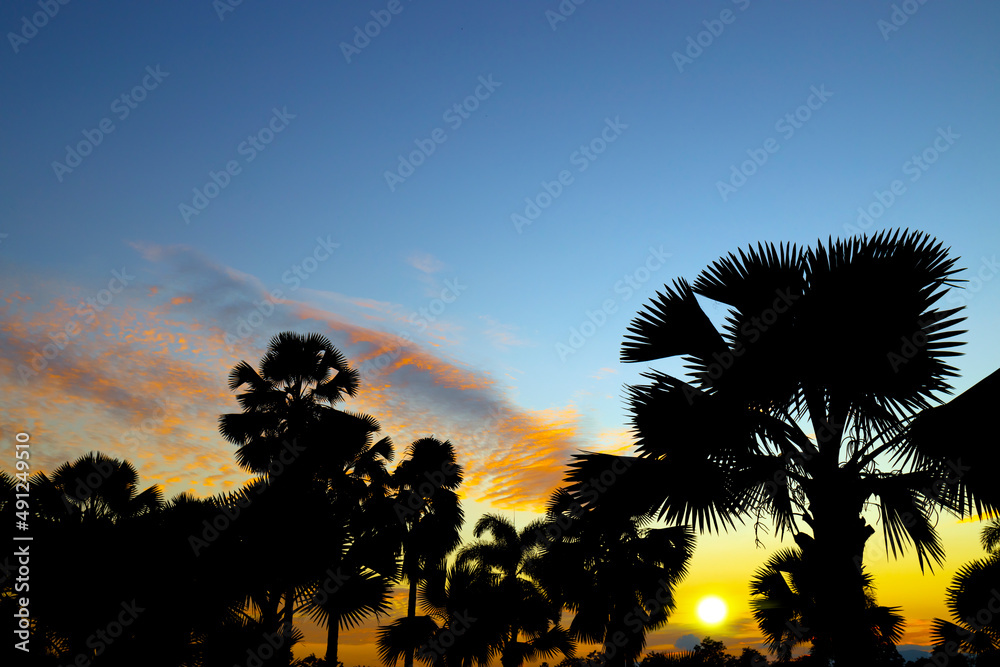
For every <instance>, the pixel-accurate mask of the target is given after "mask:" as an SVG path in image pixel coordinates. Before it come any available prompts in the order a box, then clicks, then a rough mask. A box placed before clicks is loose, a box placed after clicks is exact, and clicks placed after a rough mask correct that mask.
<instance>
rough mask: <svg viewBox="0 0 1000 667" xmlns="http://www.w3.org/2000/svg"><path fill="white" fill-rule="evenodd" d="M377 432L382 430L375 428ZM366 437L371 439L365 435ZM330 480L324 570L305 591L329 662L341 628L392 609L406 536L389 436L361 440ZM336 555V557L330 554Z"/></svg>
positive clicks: (334, 654) (333, 661)
mask: <svg viewBox="0 0 1000 667" xmlns="http://www.w3.org/2000/svg"><path fill="white" fill-rule="evenodd" d="M376 430H377V429H376ZM366 440H367V438H366ZM356 444H357V446H356V447H355V449H354V450H353V451H349V452H346V453H345V454H346V455H344V456H343V459H342V467H340V468H339V469H338V470H336V471H335V475H334V476H332V477H331V478H330V479H329V480H328V485H327V488H326V491H327V496H328V499H329V510H330V513H331V517H330V521H328V522H327V525H328V526H329V529H328V530H327V532H326V535H325V543H326V548H325V549H323V553H324V558H325V559H326V560H325V561H324V564H325V569H323V571H322V573H321V574H320V575H318V576H317V577H316V580H315V582H314V583H313V585H312V586H311V587H310V589H309V591H308V592H307V595H306V600H307V602H306V604H305V607H304V609H305V611H306V612H308V613H309V615H310V616H311V617H312V618H313V620H314V621H316V622H317V623H319V624H320V625H324V626H326V628H327V648H326V656H325V660H326V663H327V664H329V665H336V664H337V662H338V657H337V653H338V650H337V649H338V646H337V645H338V640H339V631H340V629H341V628H344V629H349V628H353V627H356V626H357V625H358V624H360V623H361V622H362V621H364V620H365V619H366V618H367V617H369V616H371V615H373V614H374V615H376V616H378V615H379V614H382V613H388V612H389V601H390V598H391V587H392V583H393V582H394V581H396V580H397V579H398V573H399V563H398V558H397V556H398V554H399V552H400V548H401V541H400V540H401V534H400V531H399V528H398V525H397V524H396V516H395V513H394V511H393V507H392V505H391V502H390V501H391V498H390V496H389V495H388V494H389V492H390V486H389V485H390V482H391V478H390V475H389V473H388V471H387V470H386V464H387V463H388V462H390V461H392V458H393V447H392V441H391V440H390V439H389V438H382V439H381V440H379V441H378V442H377V443H375V444H374V445H372V444H371V443H370V442H368V441H365V440H359V441H358V442H357V443H356ZM329 555H332V558H329Z"/></svg>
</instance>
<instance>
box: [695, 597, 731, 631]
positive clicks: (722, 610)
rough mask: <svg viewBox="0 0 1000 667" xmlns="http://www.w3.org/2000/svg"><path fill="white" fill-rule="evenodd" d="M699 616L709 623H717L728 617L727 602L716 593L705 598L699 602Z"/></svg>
mask: <svg viewBox="0 0 1000 667" xmlns="http://www.w3.org/2000/svg"><path fill="white" fill-rule="evenodd" d="M698 618H700V619H701V620H702V621H703V622H705V623H709V624H712V625H714V624H716V623H719V622H720V621H722V620H723V619H724V618H726V603H725V602H723V601H722V599H721V598H718V597H715V596H714V595H712V596H710V597H707V598H703V599H702V601H701V602H699V603H698Z"/></svg>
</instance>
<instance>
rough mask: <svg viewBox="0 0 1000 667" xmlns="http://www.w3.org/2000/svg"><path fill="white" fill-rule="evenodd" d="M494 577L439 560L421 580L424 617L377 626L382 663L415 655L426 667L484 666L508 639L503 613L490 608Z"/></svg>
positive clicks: (475, 568)
mask: <svg viewBox="0 0 1000 667" xmlns="http://www.w3.org/2000/svg"><path fill="white" fill-rule="evenodd" d="M494 591H495V581H494V577H493V576H492V574H491V573H490V572H489V571H488V570H487V569H486V568H483V567H480V566H478V564H474V563H471V562H464V563H458V562H456V563H455V564H454V565H453V566H451V567H447V564H446V559H444V558H442V559H441V561H440V562H438V563H437V564H436V565H435V566H434V567H429V568H427V570H426V571H425V573H424V578H423V579H422V580H421V582H420V598H421V608H422V609H423V610H424V611H426V612H427V615H423V616H407V617H405V618H400V619H397V620H396V621H394V622H393V623H391V624H389V625H387V626H383V627H380V628H379V631H378V638H377V640H376V645H377V648H378V654H379V659H380V660H381V661H382V663H383V664H384V665H391V666H393V667H394V666H395V665H396V663H397V662H398V661H399V660H400V659H403V660H405V659H406V657H407V656H415V657H416V658H417V660H419V661H420V662H422V663H424V664H426V665H429V666H430V667H473V665H478V666H479V667H487V665H489V664H490V662H491V661H492V660H493V659H494V658H496V657H497V656H498V655H499V654H500V649H501V646H503V644H504V643H505V642H506V641H507V640H508V636H507V635H506V633H505V632H504V618H503V610H502V609H500V608H499V607H497V606H496V605H494V604H492V601H493V596H492V594H493V592H494Z"/></svg>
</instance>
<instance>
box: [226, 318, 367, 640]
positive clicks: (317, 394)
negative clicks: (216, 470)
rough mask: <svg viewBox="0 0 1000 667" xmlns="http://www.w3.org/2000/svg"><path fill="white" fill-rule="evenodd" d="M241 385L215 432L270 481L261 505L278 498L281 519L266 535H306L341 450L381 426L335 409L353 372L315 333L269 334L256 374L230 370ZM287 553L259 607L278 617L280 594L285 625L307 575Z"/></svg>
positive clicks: (353, 382) (234, 386)
mask: <svg viewBox="0 0 1000 667" xmlns="http://www.w3.org/2000/svg"><path fill="white" fill-rule="evenodd" d="M243 387H246V391H244V392H243V393H240V394H238V395H237V399H238V401H239V403H240V406H241V407H242V409H243V410H242V412H240V413H235V414H224V415H222V416H221V417H220V418H219V431H220V433H221V434H222V435H223V437H225V438H226V439H227V440H229V441H230V442H231V443H233V444H235V445H237V446H238V448H237V450H236V460H237V462H238V463H239V465H240V466H241V467H242V468H243V469H245V470H247V471H249V472H252V473H256V474H257V475H261V476H262V477H263V478H264V479H265V480H266V482H267V484H268V485H269V486H270V487H271V490H269V492H268V495H267V502H266V503H265V504H276V505H277V508H275V514H276V515H279V516H282V517H283V518H282V519H281V520H280V521H279V522H278V523H277V524H276V525H275V529H274V531H273V532H272V534H271V539H272V540H278V541H281V542H284V544H285V546H289V545H291V544H293V543H294V536H295V535H299V534H304V533H302V532H298V531H301V530H314V529H315V526H309V525H308V524H309V522H308V521H307V520H306V517H307V516H308V515H309V513H310V512H309V511H308V510H307V508H308V507H310V506H311V507H313V508H314V509H315V511H323V510H322V509H321V508H320V505H322V504H323V503H324V502H325V500H324V499H323V498H324V497H325V493H324V491H323V488H322V487H323V486H324V484H323V480H324V479H327V478H329V477H330V476H332V475H333V474H334V471H337V470H342V467H343V456H344V454H345V449H346V451H348V452H350V451H353V450H355V449H356V448H357V446H358V445H357V443H358V441H359V440H360V441H362V442H364V441H366V439H367V438H368V437H369V435H370V434H371V433H372V432H373V431H376V430H378V425H377V423H376V422H375V421H374V420H373V419H372V418H370V417H367V416H365V415H354V414H350V413H346V412H342V411H340V410H337V409H336V408H335V406H336V405H337V404H338V403H340V402H341V401H343V400H344V399H345V398H346V397H353V396H354V395H355V394H356V393H357V390H358V373H357V371H355V370H353V369H351V368H349V367H348V365H347V360H346V359H345V358H344V356H343V354H341V353H340V351H338V350H337V349H335V348H334V347H333V345H332V344H331V343H330V341H329V340H328V339H327V338H326V337H324V336H321V335H318V334H309V335H300V334H297V333H294V332H283V333H280V334H278V335H276V336H274V337H273V338H272V339H271V341H270V343H269V344H268V348H267V351H266V352H265V353H264V356H263V357H262V358H261V362H260V372H258V371H256V370H254V368H253V367H252V366H250V364H248V363H247V362H245V361H241V362H240V363H238V364H237V365H236V366H235V367H234V368H233V369H232V371H231V372H230V374H229V388H230V390H232V391H236V390H239V389H241V388H243ZM310 501H311V502H310ZM282 513H283V514H282ZM291 552H292V550H288V551H287V552H286V553H289V554H290V553H291ZM300 555H301V554H300ZM291 558H292V556H291V555H286V562H285V563H284V567H282V568H280V569H278V570H276V571H273V572H272V573H271V575H272V576H273V578H274V581H275V582H277V583H276V585H277V586H278V587H279V588H278V589H277V590H276V591H275V593H274V594H272V595H270V596H269V598H268V600H267V602H266V605H267V608H266V609H265V610H263V613H264V615H265V618H267V619H273V620H272V621H271V622H274V620H277V619H278V613H277V606H278V604H279V598H280V597H282V596H283V598H284V608H283V611H282V613H281V625H282V626H283V627H285V628H286V629H290V628H291V627H292V622H293V619H294V615H295V603H296V599H297V598H298V597H299V596H301V595H304V594H305V592H306V590H307V589H308V581H307V580H308V576H307V573H303V572H299V571H295V570H296V568H292V567H289V565H290V564H291V563H290V562H289V561H290V559H291Z"/></svg>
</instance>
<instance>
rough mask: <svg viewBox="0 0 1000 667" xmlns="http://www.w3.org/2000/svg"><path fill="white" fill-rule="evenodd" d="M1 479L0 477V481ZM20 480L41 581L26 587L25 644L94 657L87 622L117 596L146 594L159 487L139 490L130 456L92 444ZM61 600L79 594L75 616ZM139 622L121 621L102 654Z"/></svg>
mask: <svg viewBox="0 0 1000 667" xmlns="http://www.w3.org/2000/svg"><path fill="white" fill-rule="evenodd" d="M9 481H11V478H2V479H0V482H2V486H3V487H7V483H8V482H9ZM28 486H29V488H30V489H31V504H30V507H31V515H32V516H31V519H30V524H31V535H32V539H33V541H32V542H31V544H32V545H33V546H32V547H31V552H32V554H33V555H32V558H31V567H32V574H33V576H34V577H37V580H39V581H45V582H46V586H44V587H41V588H38V590H32V595H31V616H32V621H31V622H32V625H33V627H32V639H35V640H36V642H33V643H32V647H33V649H34V650H38V651H39V652H40V653H47V654H49V655H52V656H59V657H61V658H72V657H74V656H75V654H82V655H85V656H87V657H94V655H95V646H94V642H93V640H92V639H91V641H90V643H89V644H88V638H90V637H91V635H92V633H94V631H95V630H96V627H95V626H94V625H92V624H94V623H98V622H103V623H107V620H106V619H114V618H115V616H116V615H117V614H119V613H121V612H122V611H123V608H122V604H123V601H124V602H125V603H127V602H129V601H131V600H133V599H139V600H145V599H149V597H150V594H151V592H152V591H153V590H154V589H155V588H156V586H155V585H154V584H152V583H151V582H149V581H147V580H146V578H145V577H144V576H143V574H144V572H145V570H144V568H146V567H148V566H149V565H150V561H151V560H152V559H153V558H154V556H155V550H154V549H152V548H150V545H149V541H148V538H149V537H150V535H151V533H150V531H149V530H148V527H149V526H150V525H152V524H153V523H154V522H155V521H156V520H157V519H158V516H159V514H160V513H161V511H162V508H163V500H162V491H161V490H160V488H159V487H158V486H152V487H150V488H147V489H145V490H142V489H141V488H140V484H139V476H138V473H137V472H136V469H135V467H134V466H133V465H132V464H131V463H130V462H128V461H125V460H120V459H115V458H112V457H109V456H106V455H104V454H102V453H99V452H91V453H89V454H86V455H84V456H81V457H79V458H78V459H76V460H75V461H72V462H67V463H64V464H62V465H60V466H59V467H57V468H56V470H55V471H54V472H53V473H52V475H51V477H50V476H48V475H46V474H45V473H36V474H34V475H32V476H31V477H30V478H29V483H28ZM11 488H13V484H11ZM13 509H14V504H13V503H10V505H9V507H8V505H7V504H4V507H3V511H4V512H8V511H10V512H13ZM6 525H9V526H13V521H9V522H8V523H7V524H6ZM67 554H69V555H70V556H67ZM12 560H13V562H15V563H16V559H12ZM14 584H15V578H14V577H13V576H11V577H10V578H9V579H6V580H5V581H4V582H3V583H0V590H2V591H3V595H0V598H3V599H4V604H6V603H7V601H8V599H9V600H10V601H11V602H12V601H13V600H14V599H15V598H16V597H19V596H17V595H15V594H14V593H15V588H14ZM8 594H9V595H10V597H9V598H8ZM67 600H84V601H86V607H87V614H86V616H85V618H84V619H83V620H82V621H81V617H80V614H79V609H78V608H76V607H75V606H74V605H67ZM139 604H140V605H141V604H142V602H140V603H139ZM5 610H6V608H5ZM141 625H142V623H139V624H131V625H129V627H128V629H127V631H125V632H123V633H122V635H121V637H120V638H118V639H116V641H115V645H114V647H113V649H112V650H109V654H110V655H122V654H124V653H125V652H127V651H128V650H130V648H129V647H130V645H132V646H133V647H134V644H135V643H136V641H137V639H136V636H137V633H138V632H139V627H140V626H141ZM33 652H34V651H33ZM106 659H108V660H111V659H112V658H106Z"/></svg>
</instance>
